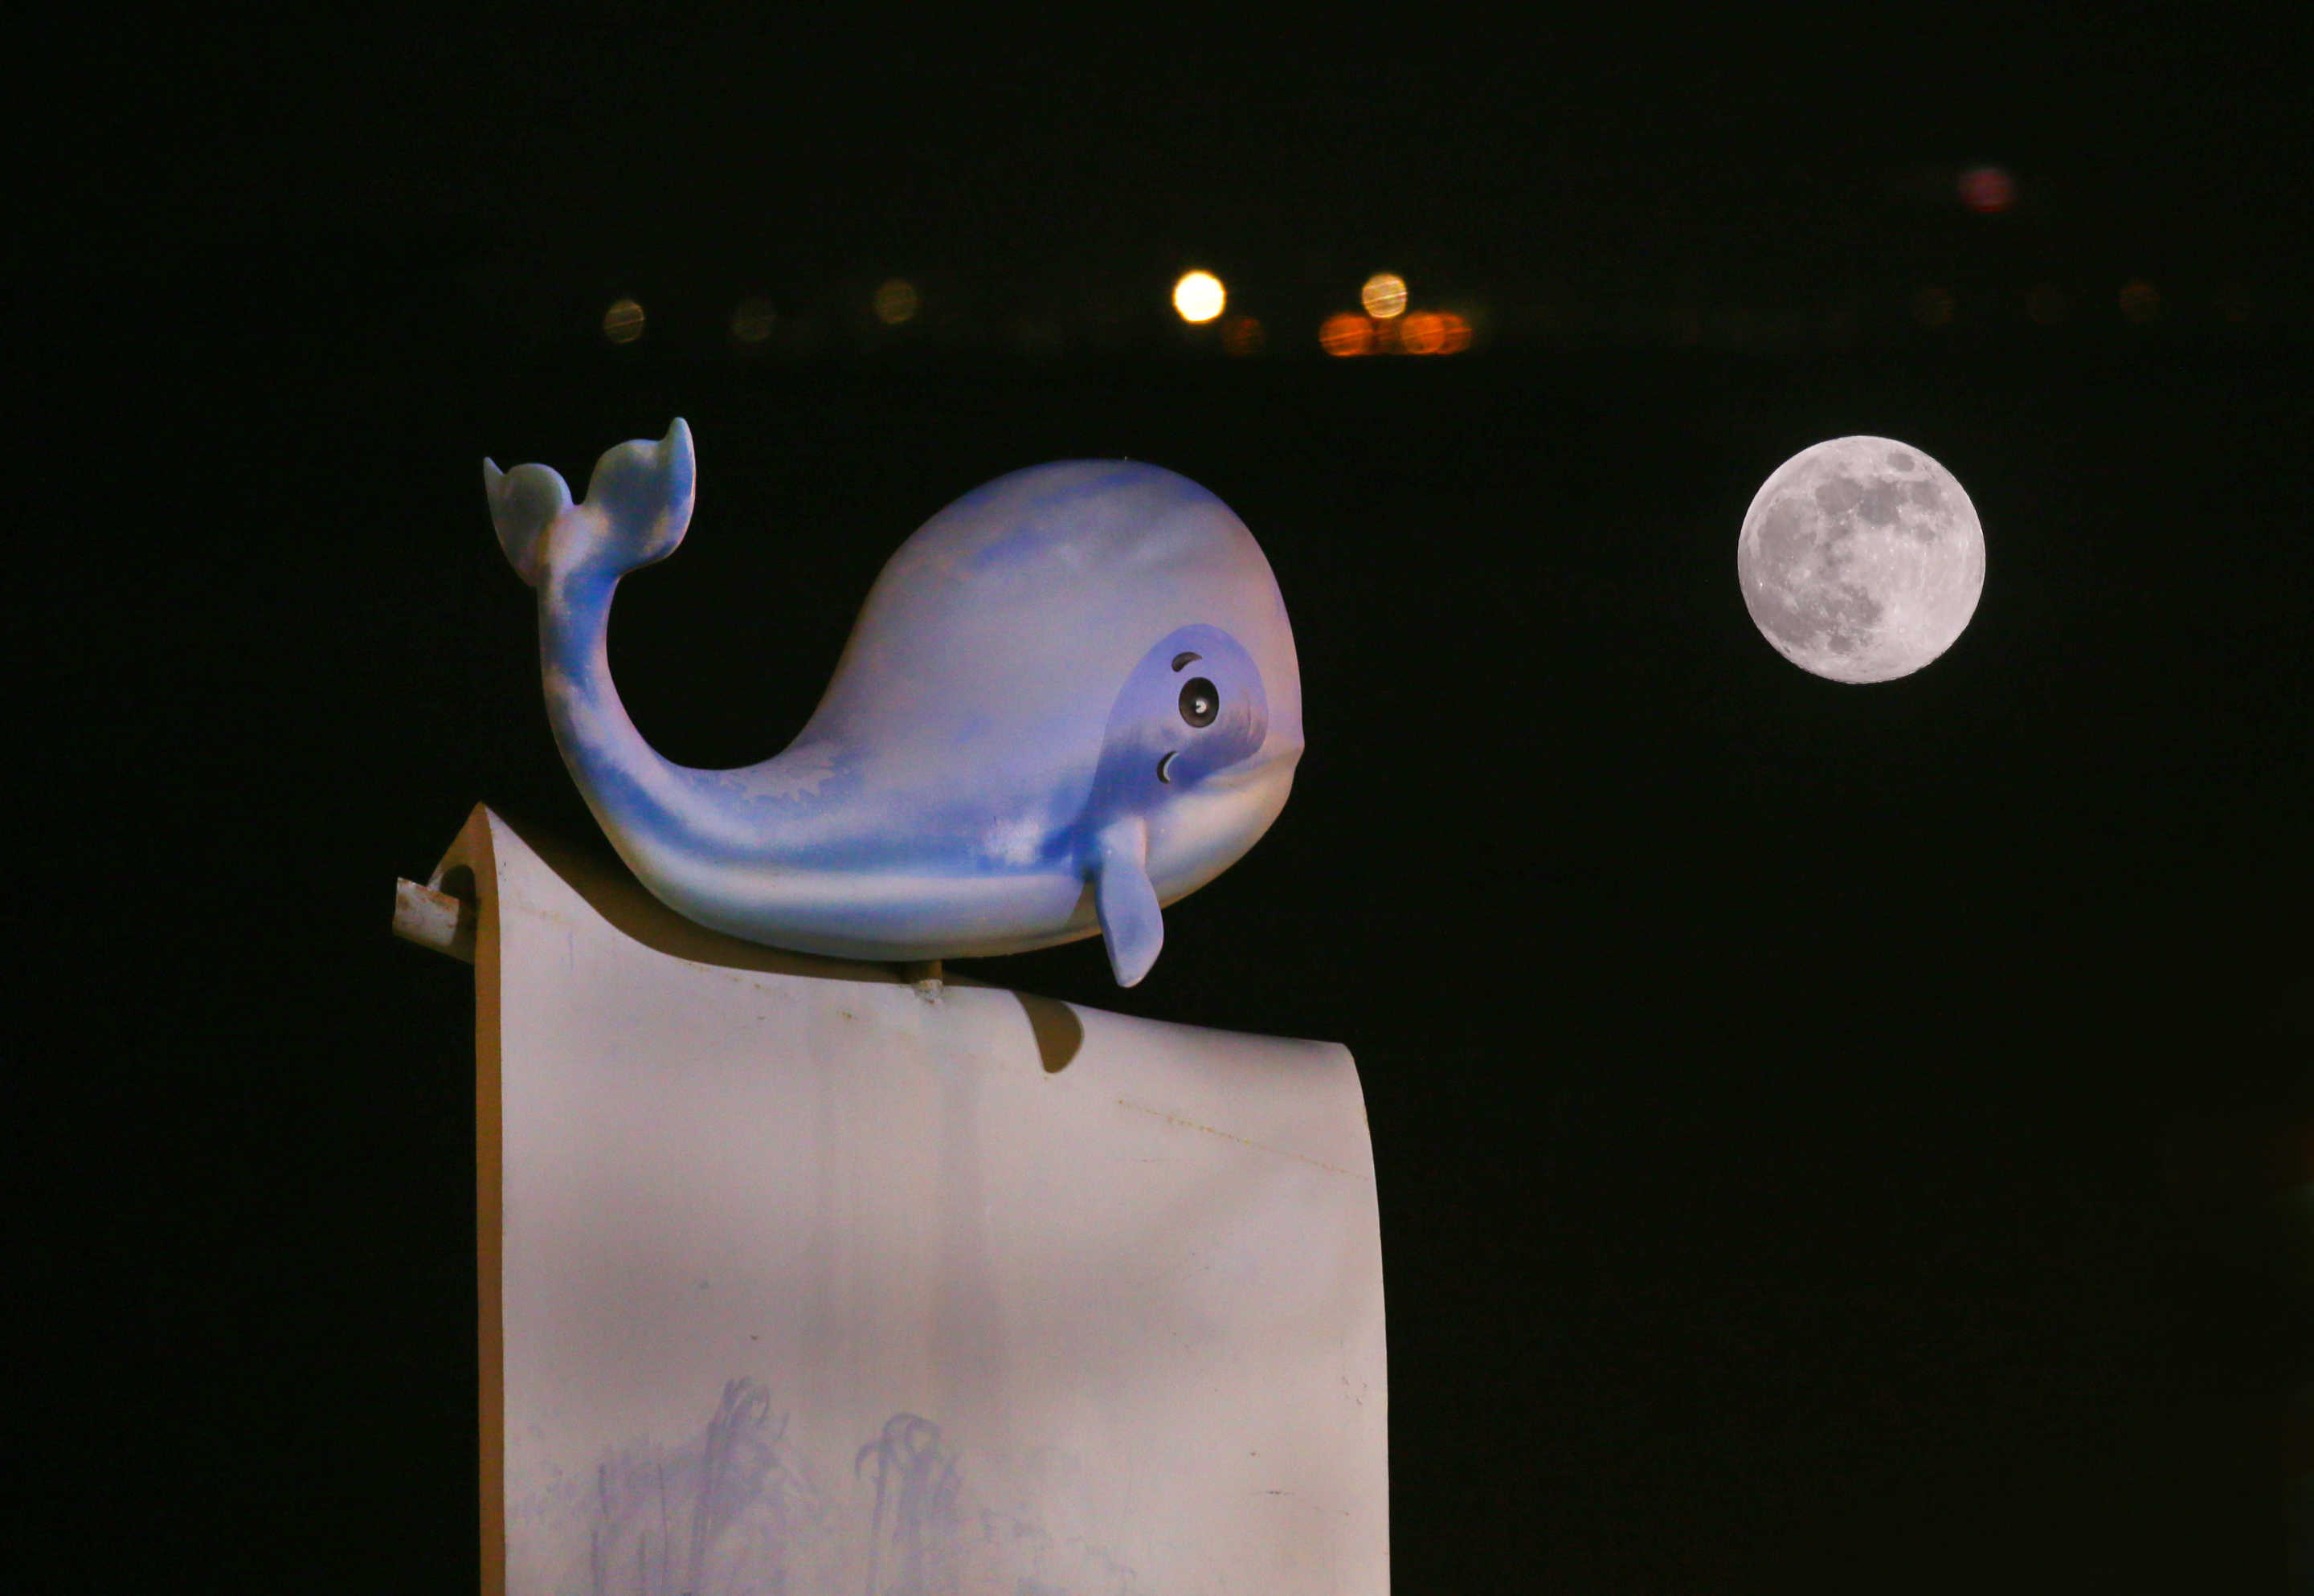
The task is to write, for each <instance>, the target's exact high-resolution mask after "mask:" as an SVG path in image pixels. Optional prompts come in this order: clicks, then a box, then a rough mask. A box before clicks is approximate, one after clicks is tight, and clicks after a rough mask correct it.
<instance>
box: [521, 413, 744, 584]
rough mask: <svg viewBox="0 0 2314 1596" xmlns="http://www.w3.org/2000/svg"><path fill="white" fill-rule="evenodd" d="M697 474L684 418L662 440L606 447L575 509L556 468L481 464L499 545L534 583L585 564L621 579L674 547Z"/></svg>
mask: <svg viewBox="0 0 2314 1596" xmlns="http://www.w3.org/2000/svg"><path fill="white" fill-rule="evenodd" d="M698 476H699V468H698V463H697V460H696V458H695V457H694V456H693V453H692V448H691V428H689V427H687V426H685V425H684V420H683V418H682V417H680V416H677V417H676V419H675V423H674V425H672V426H671V427H669V428H667V436H665V437H663V438H661V439H659V440H658V442H657V443H653V442H651V441H650V440H649V439H648V438H637V439H635V440H633V441H632V442H630V443H623V444H621V445H619V446H618V447H616V448H614V449H610V450H606V451H605V453H604V454H603V457H602V458H601V459H600V460H597V461H596V463H595V474H594V475H593V476H592V477H590V478H588V479H587V498H586V502H585V503H584V504H581V505H579V506H578V507H577V508H576V510H575V511H574V509H573V507H572V505H571V503H570V486H569V485H568V484H567V483H565V482H564V481H563V480H562V477H561V473H560V472H556V471H555V470H554V469H553V468H552V467H551V466H544V465H518V466H517V467H515V468H514V470H512V471H509V472H502V471H500V470H499V468H498V466H497V464H496V463H494V462H491V461H488V460H485V461H483V462H482V488H483V490H484V491H485V492H487V493H488V494H489V495H490V521H491V523H492V525H495V526H496V527H497V528H498V533H499V548H501V549H503V550H505V551H506V557H507V559H508V560H510V561H511V562H512V563H513V565H514V569H516V570H517V571H518V572H520V573H521V575H522V579H523V580H524V581H526V582H527V583H529V584H530V585H531V586H534V587H537V586H543V584H544V582H545V580H546V578H547V575H548V573H549V572H550V571H551V570H552V569H555V568H557V567H561V568H564V569H577V568H578V567H579V566H581V565H583V566H585V567H587V568H590V569H593V570H594V571H595V572H596V574H598V575H602V576H606V577H614V578H615V577H621V576H624V575H625V574H626V573H627V572H629V571H631V570H634V569H639V568H640V567H642V566H646V565H649V564H650V563H652V562H653V561H654V560H664V559H666V558H667V556H668V555H670V554H672V553H674V552H675V551H676V546H677V545H678V544H680V543H681V542H683V534H684V531H685V530H686V529H687V528H688V527H689V526H690V525H691V507H692V501H693V495H694V489H695V488H696V484H697V481H698Z"/></svg>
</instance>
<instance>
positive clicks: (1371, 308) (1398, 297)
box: [1358, 271, 1406, 322]
mask: <svg viewBox="0 0 2314 1596" xmlns="http://www.w3.org/2000/svg"><path fill="white" fill-rule="evenodd" d="M1358 303H1359V304H1362V305H1365V307H1366V314H1368V315H1369V316H1372V317H1373V318H1374V319H1375V320H1376V321H1381V322H1387V321H1388V320H1390V318H1391V317H1392V316H1395V315H1400V314H1401V313H1404V311H1405V310H1406V279H1405V278H1402V277H1400V276H1399V275H1398V274H1397V273H1396V272H1394V271H1378V272H1376V273H1374V274H1373V276H1372V277H1370V278H1367V279H1366V281H1365V287H1362V288H1360V289H1359V290H1358Z"/></svg>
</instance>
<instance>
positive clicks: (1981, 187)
mask: <svg viewBox="0 0 2314 1596" xmlns="http://www.w3.org/2000/svg"><path fill="white" fill-rule="evenodd" d="M1958 186H1959V189H1960V202H1961V203H1962V204H1963V205H1965V206H1966V207H1968V208H1969V209H1971V210H1973V211H1974V212H1975V213H1976V214H1977V215H1978V216H1998V215H2000V213H2001V212H2002V211H2005V210H2007V209H2008V208H2009V207H2010V206H2012V205H2014V204H2016V203H2017V185H2016V183H2015V182H2014V181H2012V180H2011V179H2010V178H2009V174H2008V173H2007V172H2003V171H2001V170H2000V167H1998V166H1978V167H1974V168H1972V169H1971V170H1969V171H1967V172H1962V173H1961V174H1960V183H1959V185H1958Z"/></svg>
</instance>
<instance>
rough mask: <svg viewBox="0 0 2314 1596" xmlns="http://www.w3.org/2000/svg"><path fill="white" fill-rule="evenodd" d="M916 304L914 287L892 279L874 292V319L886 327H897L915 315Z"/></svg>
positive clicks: (904, 281) (902, 280)
mask: <svg viewBox="0 0 2314 1596" xmlns="http://www.w3.org/2000/svg"><path fill="white" fill-rule="evenodd" d="M917 304H918V301H917V299H916V286H915V285H914V283H911V282H908V281H906V280H905V278H892V279H891V280H890V281H888V282H887V283H886V284H884V286H883V287H880V288H879V289H877V290H876V299H875V305H876V319H877V320H878V321H879V322H883V323H884V325H885V326H887V327H897V326H898V325H899V324H900V323H901V322H905V321H908V320H909V319H911V318H912V317H914V315H915V313H916V307H917Z"/></svg>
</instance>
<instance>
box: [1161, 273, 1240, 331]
mask: <svg viewBox="0 0 2314 1596" xmlns="http://www.w3.org/2000/svg"><path fill="white" fill-rule="evenodd" d="M1228 303H1229V294H1228V292H1227V291H1226V290H1225V289H1223V287H1222V280H1221V278H1217V277H1215V276H1214V274H1213V273H1212V272H1210V271H1187V272H1183V273H1182V274H1181V280H1180V281H1179V282H1178V283H1175V284H1174V285H1173V308H1174V309H1175V310H1177V311H1179V313H1181V320H1183V321H1184V322H1210V321H1212V320H1213V319H1214V317H1215V316H1218V315H1220V314H1221V313H1222V306H1223V305H1224V304H1228Z"/></svg>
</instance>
